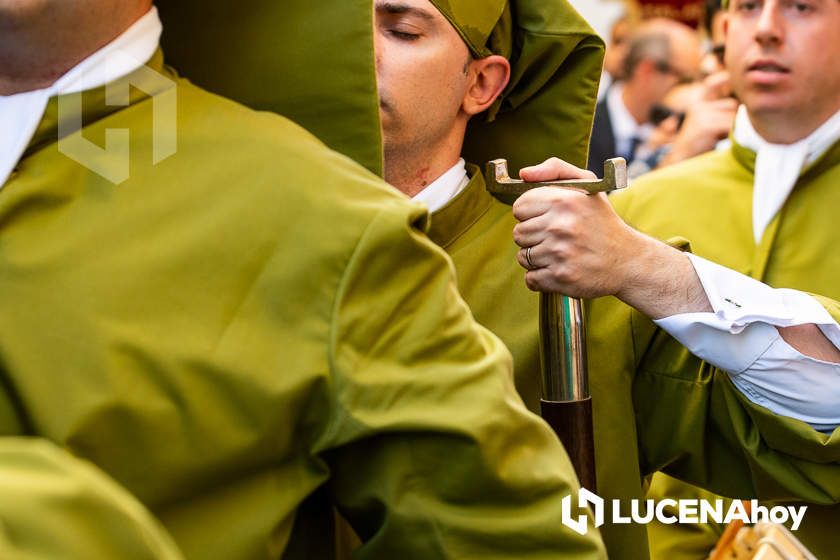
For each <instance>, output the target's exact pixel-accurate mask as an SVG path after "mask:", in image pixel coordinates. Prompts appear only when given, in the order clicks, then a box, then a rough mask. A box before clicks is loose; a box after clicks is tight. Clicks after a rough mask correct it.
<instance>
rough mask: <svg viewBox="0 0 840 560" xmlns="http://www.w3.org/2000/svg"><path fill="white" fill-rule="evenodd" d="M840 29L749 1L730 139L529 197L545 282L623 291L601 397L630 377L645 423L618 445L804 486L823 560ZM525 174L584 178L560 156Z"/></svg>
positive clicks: (595, 364)
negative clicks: (630, 176) (605, 185)
mask: <svg viewBox="0 0 840 560" xmlns="http://www.w3.org/2000/svg"><path fill="white" fill-rule="evenodd" d="M838 28H840V2H837V1H836V0H814V1H811V2H801V3H800V2H797V3H792V2H777V1H773V0H770V1H766V2H752V1H748V0H733V2H732V5H731V6H730V7H729V11H728V14H727V36H726V37H727V39H726V40H727V44H726V46H727V49H726V53H727V59H726V63H727V68H728V69H729V71H730V73H731V79H732V83H733V88H734V90H735V92H736V93H737V95H738V98H739V99H740V100H741V101H742V103H743V106H742V107H741V109H740V111H739V114H738V118H737V121H736V125H735V128H734V131H733V134H732V140H733V146H732V148H731V149H728V150H724V151H718V152H714V153H709V154H707V155H704V156H701V157H699V158H696V159H693V160H689V161H687V162H685V163H684V164H681V165H678V166H674V167H672V168H669V169H667V170H663V171H661V172H657V173H654V174H651V175H650V176H648V177H646V178H644V179H643V180H639V181H637V182H636V183H635V184H634V185H633V186H632V187H631V188H630V189H629V190H628V191H627V192H625V193H621V194H616V195H615V196H614V197H611V199H610V201H611V202H612V207H611V206H610V204H609V203H608V202H607V201H606V199H604V198H603V197H586V196H583V195H579V193H570V192H553V191H549V190H545V189H540V190H537V191H534V192H532V193H529V194H528V195H526V196H525V197H523V198H521V199H520V201H518V203H517V206H516V207H515V212H516V213H517V215H518V217H519V218H521V219H522V220H523V222H522V224H520V225H519V226H517V231H516V239H517V242H518V243H519V244H520V245H521V246H522V247H531V248H532V249H531V260H532V263H533V264H534V265H535V267H533V268H534V270H530V271H529V272H527V278H528V282H529V283H530V284H531V285H532V286H533V287H535V288H541V289H550V290H559V291H562V292H564V293H571V294H574V295H578V296H585V297H594V296H601V295H608V294H612V295H615V296H617V299H616V298H600V299H596V300H594V301H593V302H592V304H591V307H590V309H589V311H590V314H589V318H590V323H589V342H590V349H591V350H593V351H592V352H591V354H590V356H591V361H590V366H591V369H592V370H594V371H595V372H597V375H596V376H595V377H594V378H593V385H594V386H593V393H596V394H598V393H600V394H603V393H604V388H603V386H602V384H603V383H604V381H605V380H611V381H612V382H613V387H615V386H621V384H623V386H624V387H626V390H627V393H628V394H629V393H630V392H631V391H632V395H633V397H634V398H633V400H632V401H631V400H630V399H629V398H627V397H624V396H622V395H620V394H619V395H615V394H614V399H613V400H614V403H613V408H614V410H616V411H621V410H622V409H623V410H624V411H625V414H626V416H627V417H629V416H630V415H631V414H632V415H634V416H635V420H636V421H635V423H634V424H633V423H627V424H626V425H625V426H623V427H616V430H615V434H616V436H619V437H614V438H613V440H612V445H613V446H614V448H615V449H617V450H621V452H622V453H624V455H625V456H626V457H627V459H628V462H629V463H630V464H636V461H634V459H638V464H639V465H640V469H641V474H646V473H650V472H654V471H656V470H660V469H661V470H663V471H665V472H666V473H671V474H674V475H675V476H677V477H679V478H680V479H683V480H685V481H688V482H691V483H694V484H698V485H700V486H702V487H705V488H708V489H710V490H713V491H715V492H718V493H720V494H723V495H726V496H731V497H737V498H753V497H756V496H757V497H762V498H768V499H778V500H783V501H791V500H795V499H799V500H804V501H805V502H807V503H808V504H809V508H808V510H807V513H806V514H805V517H804V521H803V523H802V526H801V528H800V529H799V531H798V533H797V536H798V537H799V538H800V539H801V540H802V541H803V542H804V543H805V544H806V545H807V546H808V547H809V548H810V549H811V550H812V551H813V552H814V553H815V555H816V556H817V557H819V558H833V557H835V556H836V555H837V550H836V527H837V524H838V522H840V508H838V506H837V505H835V504H836V503H837V502H838V501H839V500H840V474H838V472H837V471H838V467H840V430H838V425H840V412H839V411H840V326H838V319H840V303H838V302H840V290H838V287H839V286H840V281H838V279H840V252H839V251H837V247H836V237H835V235H834V231H835V230H836V228H835V227H834V226H833V224H834V222H835V221H836V208H837V207H838V205H840V189H838V188H837V185H838V182H840V96H838V95H837V92H838V91H840V67H838V65H837V63H836V60H837V57H838V55H840V42H838V41H837V36H836V33H837V29H838ZM523 174H524V175H525V176H526V177H527V178H529V179H532V180H536V179H539V178H541V177H555V176H558V175H569V176H581V175H579V174H578V172H577V171H576V170H574V169H572V168H570V167H565V168H564V167H562V166H561V165H560V164H557V163H556V162H552V163H549V164H546V165H544V166H542V167H540V168H538V169H533V170H530V171H525V172H523ZM613 208H614V210H613ZM616 212H617V214H618V215H619V216H620V217H621V218H622V219H623V221H622V220H619V219H617V217H616ZM584 224H585V227H583V226H584ZM631 226H632V227H631ZM634 228H635V229H634ZM642 232H643V233H642ZM645 234H647V235H645ZM655 238H658V239H660V240H663V241H667V242H669V244H670V245H673V246H677V247H680V248H682V249H684V250H686V251H689V250H690V251H691V253H692V254H690V255H689V254H688V253H681V252H680V251H677V250H675V249H674V248H673V247H668V245H666V244H664V243H661V242H659V241H656V240H655ZM701 257H702V258H701ZM520 262H521V264H523V266H525V265H526V264H527V263H526V262H525V259H524V258H523V257H522V256H520ZM529 268H530V267H529ZM619 300H620V301H619ZM651 318H652V319H654V320H655V322H652V321H651V320H650V319H651ZM627 372H635V373H634V374H633V375H630V374H629V373H627ZM616 381H617V382H616ZM652 395H655V396H656V398H655V399H651V398H650V397H651V396H652ZM745 396H748V397H749V398H745ZM622 398H623V402H622ZM596 403H597V401H596ZM675 409H676V410H679V411H682V413H681V414H677V415H675V414H674V413H673V411H674V410H675ZM596 414H597V410H596ZM597 420H598V416H597V415H596V421H597ZM622 429H623V434H622V433H619V432H620V431H621V430H622ZM636 442H638V443H639V445H638V447H637V445H636ZM720 466H725V467H726V468H723V469H722V468H720ZM666 490H667V488H666ZM675 540H676V539H675ZM711 544H712V543H711V542H708V543H707V546H706V547H705V548H707V550H706V552H707V551H708V548H710V545H711ZM679 548H680V545H679V544H675V546H674V548H672V549H671V550H669V551H667V552H664V553H663V555H662V557H667V558H675V557H679V554H680V551H679ZM685 552H686V557H691V556H689V554H690V553H689V551H685ZM694 554H695V556H693V557H698V555H702V554H704V552H703V551H698V550H695V551H694Z"/></svg>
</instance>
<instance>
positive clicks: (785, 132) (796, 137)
mask: <svg viewBox="0 0 840 560" xmlns="http://www.w3.org/2000/svg"><path fill="white" fill-rule="evenodd" d="M837 111H840V106H838V107H834V108H830V109H827V110H825V111H823V112H819V113H813V114H809V113H808V112H807V111H796V112H793V111H778V112H770V111H763V112H762V111H748V113H749V116H750V122H751V123H752V125H753V128H755V131H756V132H757V133H758V134H759V136H761V137H762V138H763V139H764V140H765V141H766V142H769V143H771V144H794V143H796V142H799V141H800V140H802V139H804V138H807V137H808V136H810V135H811V134H812V133H813V132H814V131H815V130H817V129H818V128H819V127H820V126H822V125H823V123H825V122H826V121H827V120H828V119H830V118H831V117H832V116H833V115H834V114H835V113H837Z"/></svg>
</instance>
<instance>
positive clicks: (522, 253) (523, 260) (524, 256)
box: [516, 247, 543, 270]
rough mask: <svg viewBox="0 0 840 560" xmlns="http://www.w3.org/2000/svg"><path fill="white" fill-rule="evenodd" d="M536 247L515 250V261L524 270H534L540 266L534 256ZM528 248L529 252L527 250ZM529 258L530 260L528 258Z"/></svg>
mask: <svg viewBox="0 0 840 560" xmlns="http://www.w3.org/2000/svg"><path fill="white" fill-rule="evenodd" d="M536 249H537V248H536V247H524V248H522V249H520V250H519V251H517V252H516V262H517V263H519V266H521V267H522V268H524V269H525V270H536V269H538V268H542V266H543V265H541V264H540V263H539V262H538V260H537V256H536V253H535V251H536ZM529 250H530V252H529ZM529 258H530V260H529Z"/></svg>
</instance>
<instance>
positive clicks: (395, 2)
mask: <svg viewBox="0 0 840 560" xmlns="http://www.w3.org/2000/svg"><path fill="white" fill-rule="evenodd" d="M374 7H375V8H376V11H377V12H380V13H386V14H408V15H412V16H416V17H419V18H421V19H426V20H430V21H431V20H435V19H438V18H439V17H441V14H440V12H438V10H437V8H435V7H434V6H433V5H432V3H431V2H429V0H376V1H375V2H374Z"/></svg>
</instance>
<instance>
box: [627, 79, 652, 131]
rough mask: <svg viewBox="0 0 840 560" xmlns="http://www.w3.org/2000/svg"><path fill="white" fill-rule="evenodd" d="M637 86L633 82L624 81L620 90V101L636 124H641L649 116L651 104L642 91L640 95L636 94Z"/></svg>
mask: <svg viewBox="0 0 840 560" xmlns="http://www.w3.org/2000/svg"><path fill="white" fill-rule="evenodd" d="M637 87H638V86H637V84H636V83H635V82H625V84H624V90H623V91H622V92H621V101H622V102H623V103H624V106H625V107H626V108H627V112H628V113H630V115H631V116H632V117H633V120H635V121H636V124H637V125H643V124H645V123H646V122H647V121H648V118H649V117H650V109H651V104H650V103H648V102H647V101H646V100H645V97H646V96H645V95H644V92H642V95H639V94H638V92H637V91H636V89H637Z"/></svg>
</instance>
